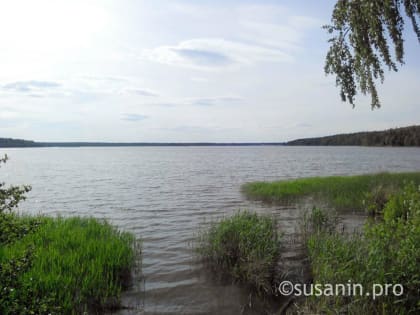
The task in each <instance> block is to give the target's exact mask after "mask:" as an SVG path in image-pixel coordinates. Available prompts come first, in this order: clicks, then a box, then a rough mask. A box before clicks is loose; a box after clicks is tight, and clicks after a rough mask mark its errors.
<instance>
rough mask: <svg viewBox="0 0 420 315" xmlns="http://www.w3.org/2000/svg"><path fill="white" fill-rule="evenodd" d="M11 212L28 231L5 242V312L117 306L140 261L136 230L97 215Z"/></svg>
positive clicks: (0, 248) (1, 263) (1, 254)
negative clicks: (117, 226)
mask: <svg viewBox="0 0 420 315" xmlns="http://www.w3.org/2000/svg"><path fill="white" fill-rule="evenodd" d="M9 216H10V218H9V219H10V220H14V222H15V223H14V226H18V225H19V224H17V222H19V221H21V222H22V224H21V226H22V227H23V229H24V230H25V229H26V230H28V232H27V233H23V236H22V237H18V238H15V239H13V238H12V239H7V240H6V241H7V242H3V244H2V243H0V267H1V268H0V277H1V280H2V281H1V283H0V289H1V290H2V292H3V293H4V292H6V294H2V296H1V299H0V300H1V303H0V304H1V305H0V313H2V314H13V313H15V312H23V313H24V312H25V309H26V310H30V309H32V310H36V312H42V313H44V312H45V313H52V314H82V313H83V312H85V311H89V313H94V312H99V313H100V310H101V309H103V308H113V307H116V306H118V303H119V296H120V292H121V290H122V288H123V286H124V285H125V284H127V281H128V280H129V278H130V269H131V268H132V266H133V264H134V261H135V255H136V253H135V248H134V246H135V240H134V238H133V236H132V235H131V234H129V233H122V232H119V231H117V230H116V229H115V228H114V227H112V226H111V225H110V224H108V223H107V222H105V221H99V220H96V219H92V218H69V219H64V218H47V217H19V216H14V215H9ZM27 226H29V227H30V228H29V229H28V228H27ZM16 234H19V233H16ZM16 269H17V270H16ZM28 314H29V312H28Z"/></svg>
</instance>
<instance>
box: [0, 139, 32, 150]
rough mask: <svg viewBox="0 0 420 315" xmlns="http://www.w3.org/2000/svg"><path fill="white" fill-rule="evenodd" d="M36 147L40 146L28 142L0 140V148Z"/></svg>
mask: <svg viewBox="0 0 420 315" xmlns="http://www.w3.org/2000/svg"><path fill="white" fill-rule="evenodd" d="M36 146H40V145H38V144H37V143H35V142H34V141H30V140H22V139H11V138H0V148H25V147H36Z"/></svg>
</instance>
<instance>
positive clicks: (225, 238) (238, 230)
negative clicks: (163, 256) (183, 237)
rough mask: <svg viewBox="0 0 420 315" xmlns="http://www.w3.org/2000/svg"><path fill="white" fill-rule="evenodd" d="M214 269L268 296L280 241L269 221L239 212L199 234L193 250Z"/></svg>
mask: <svg viewBox="0 0 420 315" xmlns="http://www.w3.org/2000/svg"><path fill="white" fill-rule="evenodd" d="M197 250H198V252H199V253H200V254H201V255H202V257H203V258H204V259H205V260H206V261H207V262H208V263H209V264H210V265H211V266H212V267H213V268H215V269H217V270H219V271H222V272H227V273H228V274H229V275H230V276H232V277H233V279H234V280H237V281H240V282H244V283H247V284H249V285H251V286H252V287H254V288H255V289H256V290H257V291H258V292H259V293H270V294H271V293H272V289H271V288H272V282H273V277H274V268H275V265H276V263H277V258H278V255H279V252H280V241H279V235H278V232H277V227H276V222H275V220H274V219H273V218H271V217H268V216H263V215H258V214H256V213H250V212H239V213H237V214H235V215H234V216H232V217H230V218H225V219H222V220H221V221H220V222H218V223H214V224H213V225H212V226H211V227H210V229H209V230H208V231H206V232H203V234H202V235H201V239H200V242H199V246H198V248H197Z"/></svg>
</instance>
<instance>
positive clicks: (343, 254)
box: [305, 183, 420, 314]
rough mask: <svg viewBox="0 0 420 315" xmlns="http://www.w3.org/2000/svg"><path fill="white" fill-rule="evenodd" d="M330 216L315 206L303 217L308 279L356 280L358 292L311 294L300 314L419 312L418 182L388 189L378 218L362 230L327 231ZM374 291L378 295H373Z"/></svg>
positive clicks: (330, 282)
mask: <svg viewBox="0 0 420 315" xmlns="http://www.w3.org/2000/svg"><path fill="white" fill-rule="evenodd" d="M319 217H322V218H323V220H319V219H318V218H319ZM331 219H332V217H331V216H329V215H328V214H327V213H323V212H322V210H319V209H315V210H313V212H312V213H311V215H310V216H309V221H310V224H309V226H312V228H311V229H310V235H309V237H307V246H308V253H309V258H310V261H311V268H312V274H313V281H314V283H319V284H333V285H335V284H348V283H349V282H348V281H351V283H354V284H361V285H362V288H363V292H362V291H357V294H353V295H347V296H343V295H331V296H326V295H323V296H319V297H312V298H310V299H309V300H307V301H306V310H305V313H316V314H324V313H343V314H419V313H420V300H419V296H420V270H419V262H420V188H419V186H418V185H415V184H413V183H411V184H408V185H407V186H406V187H405V188H404V189H403V190H402V191H400V192H398V193H394V194H393V195H392V196H391V197H390V199H389V200H388V201H387V202H386V204H385V206H384V209H383V216H382V219H381V220H379V221H376V222H374V221H372V222H368V223H367V224H366V226H365V228H364V231H363V233H362V234H355V235H350V236H349V235H344V234H340V233H339V232H337V231H336V230H335V229H331ZM386 284H389V285H390V286H389V287H388V288H387V289H385V288H384V287H385V285H386ZM398 285H402V290H401V287H398ZM394 287H395V288H397V290H396V291H393V290H394ZM374 288H375V289H374ZM381 290H382V291H381ZM375 291H376V294H378V293H382V294H379V295H376V296H373V293H374V292H375ZM366 293H368V294H369V295H367V294H366ZM333 310H334V311H333Z"/></svg>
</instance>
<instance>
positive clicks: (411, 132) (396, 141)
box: [286, 126, 420, 146]
mask: <svg viewBox="0 0 420 315" xmlns="http://www.w3.org/2000/svg"><path fill="white" fill-rule="evenodd" d="M286 145H360V146H420V126H409V127H403V128H395V129H388V130H384V131H370V132H356V133H348V134H339V135H333V136H327V137H319V138H306V139H298V140H293V141H289V142H287V143H286Z"/></svg>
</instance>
